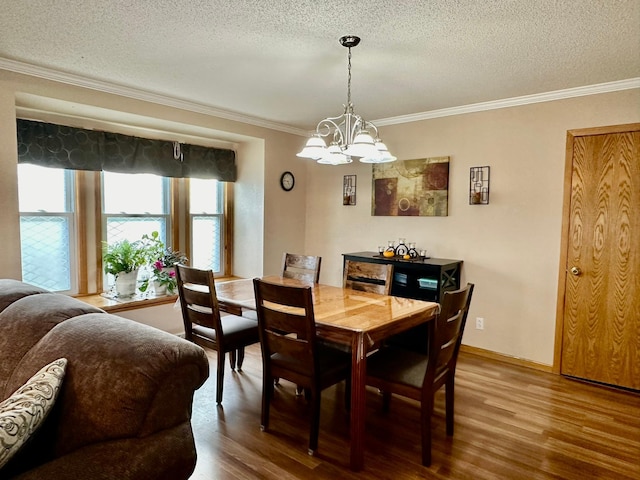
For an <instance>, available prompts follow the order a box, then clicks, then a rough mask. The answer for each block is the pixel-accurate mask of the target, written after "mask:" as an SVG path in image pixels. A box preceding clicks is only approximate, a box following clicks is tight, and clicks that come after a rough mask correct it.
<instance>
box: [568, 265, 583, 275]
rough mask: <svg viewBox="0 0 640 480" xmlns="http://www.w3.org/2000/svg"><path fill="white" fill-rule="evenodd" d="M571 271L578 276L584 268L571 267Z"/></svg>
mask: <svg viewBox="0 0 640 480" xmlns="http://www.w3.org/2000/svg"><path fill="white" fill-rule="evenodd" d="M571 273H572V274H573V275H575V276H576V277H577V276H578V275H580V274H581V273H582V270H580V269H579V268H578V267H571Z"/></svg>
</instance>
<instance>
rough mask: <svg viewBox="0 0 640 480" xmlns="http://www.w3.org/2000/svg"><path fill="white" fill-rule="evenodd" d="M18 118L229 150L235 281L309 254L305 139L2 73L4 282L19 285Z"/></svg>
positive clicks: (0, 269) (0, 253) (0, 240)
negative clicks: (285, 177) (283, 178)
mask: <svg viewBox="0 0 640 480" xmlns="http://www.w3.org/2000/svg"><path fill="white" fill-rule="evenodd" d="M16 110H17V111H18V112H19V113H18V114H19V115H20V116H23V117H27V118H34V119H39V120H43V121H57V122H60V123H65V124H68V125H73V126H77V127H81V128H96V129H103V130H109V131H116V132H121V133H129V134H137V135H140V136H148V137H149V138H154V137H155V138H168V139H174V138H176V139H178V140H181V139H182V140H184V141H190V142H194V143H198V144H202V145H214V146H215V145H219V144H220V142H222V143H223V144H225V145H232V146H233V148H235V149H236V152H237V163H238V182H237V184H236V185H235V188H234V191H235V202H236V207H237V208H236V214H235V226H234V231H235V234H236V240H237V241H236V245H235V246H234V260H233V263H234V273H235V274H237V275H242V276H246V277H251V276H255V275H262V274H263V273H275V272H277V271H278V269H279V267H280V258H281V255H282V251H283V249H290V250H292V251H302V250H304V228H303V227H301V225H303V223H304V217H305V198H306V196H305V192H304V189H305V175H304V172H305V165H304V164H301V163H299V162H296V157H295V154H294V153H295V151H297V149H298V148H299V145H300V144H302V143H303V142H304V139H303V138H302V137H300V136H297V135H292V134H288V133H282V132H278V131H274V130H270V129H266V128H260V127H255V126H251V125H247V124H244V123H239V122H234V121H230V120H225V119H221V118H216V117H213V116H209V115H204V114H201V113H194V112H189V111H186V110H182V109H178V108H170V107H166V106H161V105H158V104H154V103H150V102H143V101H139V100H133V99H131V98H126V97H124V96H118V95H113V94H107V93H101V92H97V91H94V90H90V89H87V88H80V87H74V86H69V85H64V84H61V83H56V82H52V81H47V80H43V79H40V78H36V77H30V76H26V75H19V74H15V73H12V72H7V71H3V70H0V225H1V226H2V227H1V228H0V277H7V278H17V279H19V278H20V277H21V270H20V254H19V245H20V243H19V239H20V237H19V235H20V233H19V217H18V195H17V185H16V175H17V173H16V165H17V145H16V129H15V119H16ZM167 132H173V133H175V134H176V135H175V136H174V135H171V136H169V137H167ZM292 152H293V153H292ZM284 170H291V171H292V172H294V174H295V175H296V188H295V189H294V190H293V191H292V192H290V193H288V194H285V193H284V192H283V191H282V190H281V189H280V187H279V178H280V174H281V173H282V171H284Z"/></svg>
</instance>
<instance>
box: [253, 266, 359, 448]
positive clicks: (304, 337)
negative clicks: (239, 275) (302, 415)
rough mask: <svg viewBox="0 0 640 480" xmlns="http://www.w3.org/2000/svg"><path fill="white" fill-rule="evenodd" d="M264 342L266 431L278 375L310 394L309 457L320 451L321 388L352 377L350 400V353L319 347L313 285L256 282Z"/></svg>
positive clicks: (347, 395) (262, 425)
mask: <svg viewBox="0 0 640 480" xmlns="http://www.w3.org/2000/svg"><path fill="white" fill-rule="evenodd" d="M253 284H254V289H255V296H256V308H257V312H258V325H259V331H260V344H261V346H262V365H263V368H262V378H263V382H262V414H261V421H260V428H261V430H263V431H265V430H267V429H268V428H269V410H270V407H271V401H272V398H273V396H274V392H275V389H274V378H276V377H278V378H284V379H286V380H289V381H291V382H293V383H295V384H296V385H299V386H301V387H303V388H304V389H305V392H307V399H308V400H309V401H310V404H311V431H310V434H309V450H308V453H309V455H313V454H314V453H315V451H316V450H317V449H318V432H319V428H320V399H321V394H322V390H324V389H325V388H328V387H330V386H331V385H334V384H336V383H338V382H340V381H342V380H346V381H347V386H346V389H345V399H346V401H347V406H348V399H349V398H350V390H351V384H350V379H351V377H350V370H351V355H349V354H348V353H345V352H342V351H340V350H335V349H332V348H329V347H325V346H323V345H320V344H319V343H318V342H317V341H316V340H317V337H316V324H315V318H314V311H313V298H312V287H311V286H287V285H275V284H272V283H268V282H265V281H262V280H260V279H258V278H256V279H254V280H253Z"/></svg>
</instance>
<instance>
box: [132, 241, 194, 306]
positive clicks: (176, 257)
mask: <svg viewBox="0 0 640 480" xmlns="http://www.w3.org/2000/svg"><path fill="white" fill-rule="evenodd" d="M142 240H143V242H144V243H145V244H146V247H147V250H146V252H145V253H146V255H147V260H148V263H149V264H150V265H151V269H152V275H151V278H150V279H149V280H151V281H152V282H153V286H154V289H155V293H156V295H164V294H166V293H169V294H170V295H172V294H174V293H175V291H176V288H177V287H178V282H177V280H176V270H175V265H176V264H177V263H180V264H186V263H187V261H188V259H187V256H186V255H185V254H184V253H182V252H180V251H177V250H172V249H171V248H168V247H165V245H164V242H162V240H160V235H159V233H158V232H151V235H144V236H143V237H142ZM149 280H146V281H144V282H143V283H142V286H141V287H140V290H141V291H143V292H144V291H146V290H147V289H148V287H149Z"/></svg>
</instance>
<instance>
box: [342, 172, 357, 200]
mask: <svg viewBox="0 0 640 480" xmlns="http://www.w3.org/2000/svg"><path fill="white" fill-rule="evenodd" d="M342 204H343V205H355V204H356V176H355V175H345V176H344V180H343V181H342Z"/></svg>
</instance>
